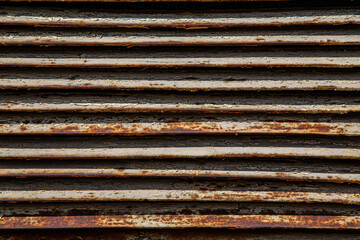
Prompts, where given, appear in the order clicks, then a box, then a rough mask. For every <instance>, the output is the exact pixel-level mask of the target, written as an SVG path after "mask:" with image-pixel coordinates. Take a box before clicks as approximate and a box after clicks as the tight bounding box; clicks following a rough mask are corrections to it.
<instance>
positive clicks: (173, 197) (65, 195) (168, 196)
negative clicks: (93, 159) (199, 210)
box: [0, 189, 360, 205]
mask: <svg viewBox="0 0 360 240" xmlns="http://www.w3.org/2000/svg"><path fill="white" fill-rule="evenodd" d="M26 201H30V202H72V201H77V202H86V201H94V202H96V201H206V202H208V201H214V202H221V201H228V202H284V203H286V202H293V203H341V204H356V205H360V194H359V193H318V192H283V191H210V190H200V191H198V190H181V191H180V190H158V189H152V190H147V189H141V190H101V191H95V190H88V191H86V190H68V191H65V190H53V191H48V190H41V191H2V192H1V199H0V202H26Z"/></svg>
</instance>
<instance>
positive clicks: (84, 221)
mask: <svg viewBox="0 0 360 240" xmlns="http://www.w3.org/2000/svg"><path fill="white" fill-rule="evenodd" d="M194 226H196V227H198V228H204V227H205V228H208V227H211V228H312V229H359V226H360V217H358V216H356V217H354V216H306V215H305V216H293V215H275V216H271V215H245V216H244V215H198V216H196V215H122V216H121V215H120V216H119V215H118V216H116V215H115V216H58V217H2V218H1V219H0V227H1V228H3V229H32V228H99V227H102V228H110V227H122V228H124V227H126V228H188V227H194Z"/></svg>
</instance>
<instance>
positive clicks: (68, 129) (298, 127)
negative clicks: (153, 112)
mask: <svg viewBox="0 0 360 240" xmlns="http://www.w3.org/2000/svg"><path fill="white" fill-rule="evenodd" d="M262 133H265V134H321V135H344V136H360V123H325V122H316V123H309V122H305V123H304V122H300V123H298V122H216V121H212V122H171V123H141V122H138V123H121V124H119V123H96V124H86V123H56V124H24V123H20V124H0V134H6V135H9V134H71V135H75V134H77V135H94V134H100V135H104V134H116V135H165V134H262Z"/></svg>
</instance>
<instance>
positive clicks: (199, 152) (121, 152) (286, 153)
mask: <svg viewBox="0 0 360 240" xmlns="http://www.w3.org/2000/svg"><path fill="white" fill-rule="evenodd" d="M203 157H268V158H277V157H280V158H284V157H313V158H329V159H335V158H337V159H360V149H357V148H321V147H314V148H309V147H307V148H304V147H182V148H181V147H177V148H176V147H168V148H97V149H93V148H91V149H90V148H69V149H50V148H0V158H1V159H4V158H5V159H7V158H25V159H43V158H60V159H72V158H74V159H88V158H106V159H126V158H203Z"/></svg>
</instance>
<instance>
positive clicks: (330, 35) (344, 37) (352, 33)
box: [0, 28, 360, 46]
mask: <svg viewBox="0 0 360 240" xmlns="http://www.w3.org/2000/svg"><path fill="white" fill-rule="evenodd" d="M359 32H360V30H359V29H354V30H341V29H340V30H339V29H334V30H321V29H319V30H312V29H309V30H305V31H304V30H302V31H301V30H287V31H286V30H285V31H284V30H272V31H271V30H268V31H266V30H263V31H259V30H258V31H254V30H251V29H250V30H249V29H242V30H238V31H226V32H224V31H216V32H215V31H194V30H193V31H190V30H186V31H183V32H180V31H163V30H162V31H161V30H160V31H159V30H158V31H149V30H142V31H130V30H128V31H123V32H119V30H111V31H109V30H108V31H106V30H102V31H99V30H97V29H88V30H87V31H79V30H76V31H74V30H72V29H71V30H69V29H64V30H47V29H45V30H44V29H40V30H38V29H33V30H25V31H24V30H22V29H16V28H15V29H9V30H2V31H0V44H1V45H4V46H23V45H25V46H26V45H46V46H193V45H195V46H241V45H245V46H246V45H250V46H251V45H359V44H360V34H359Z"/></svg>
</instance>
